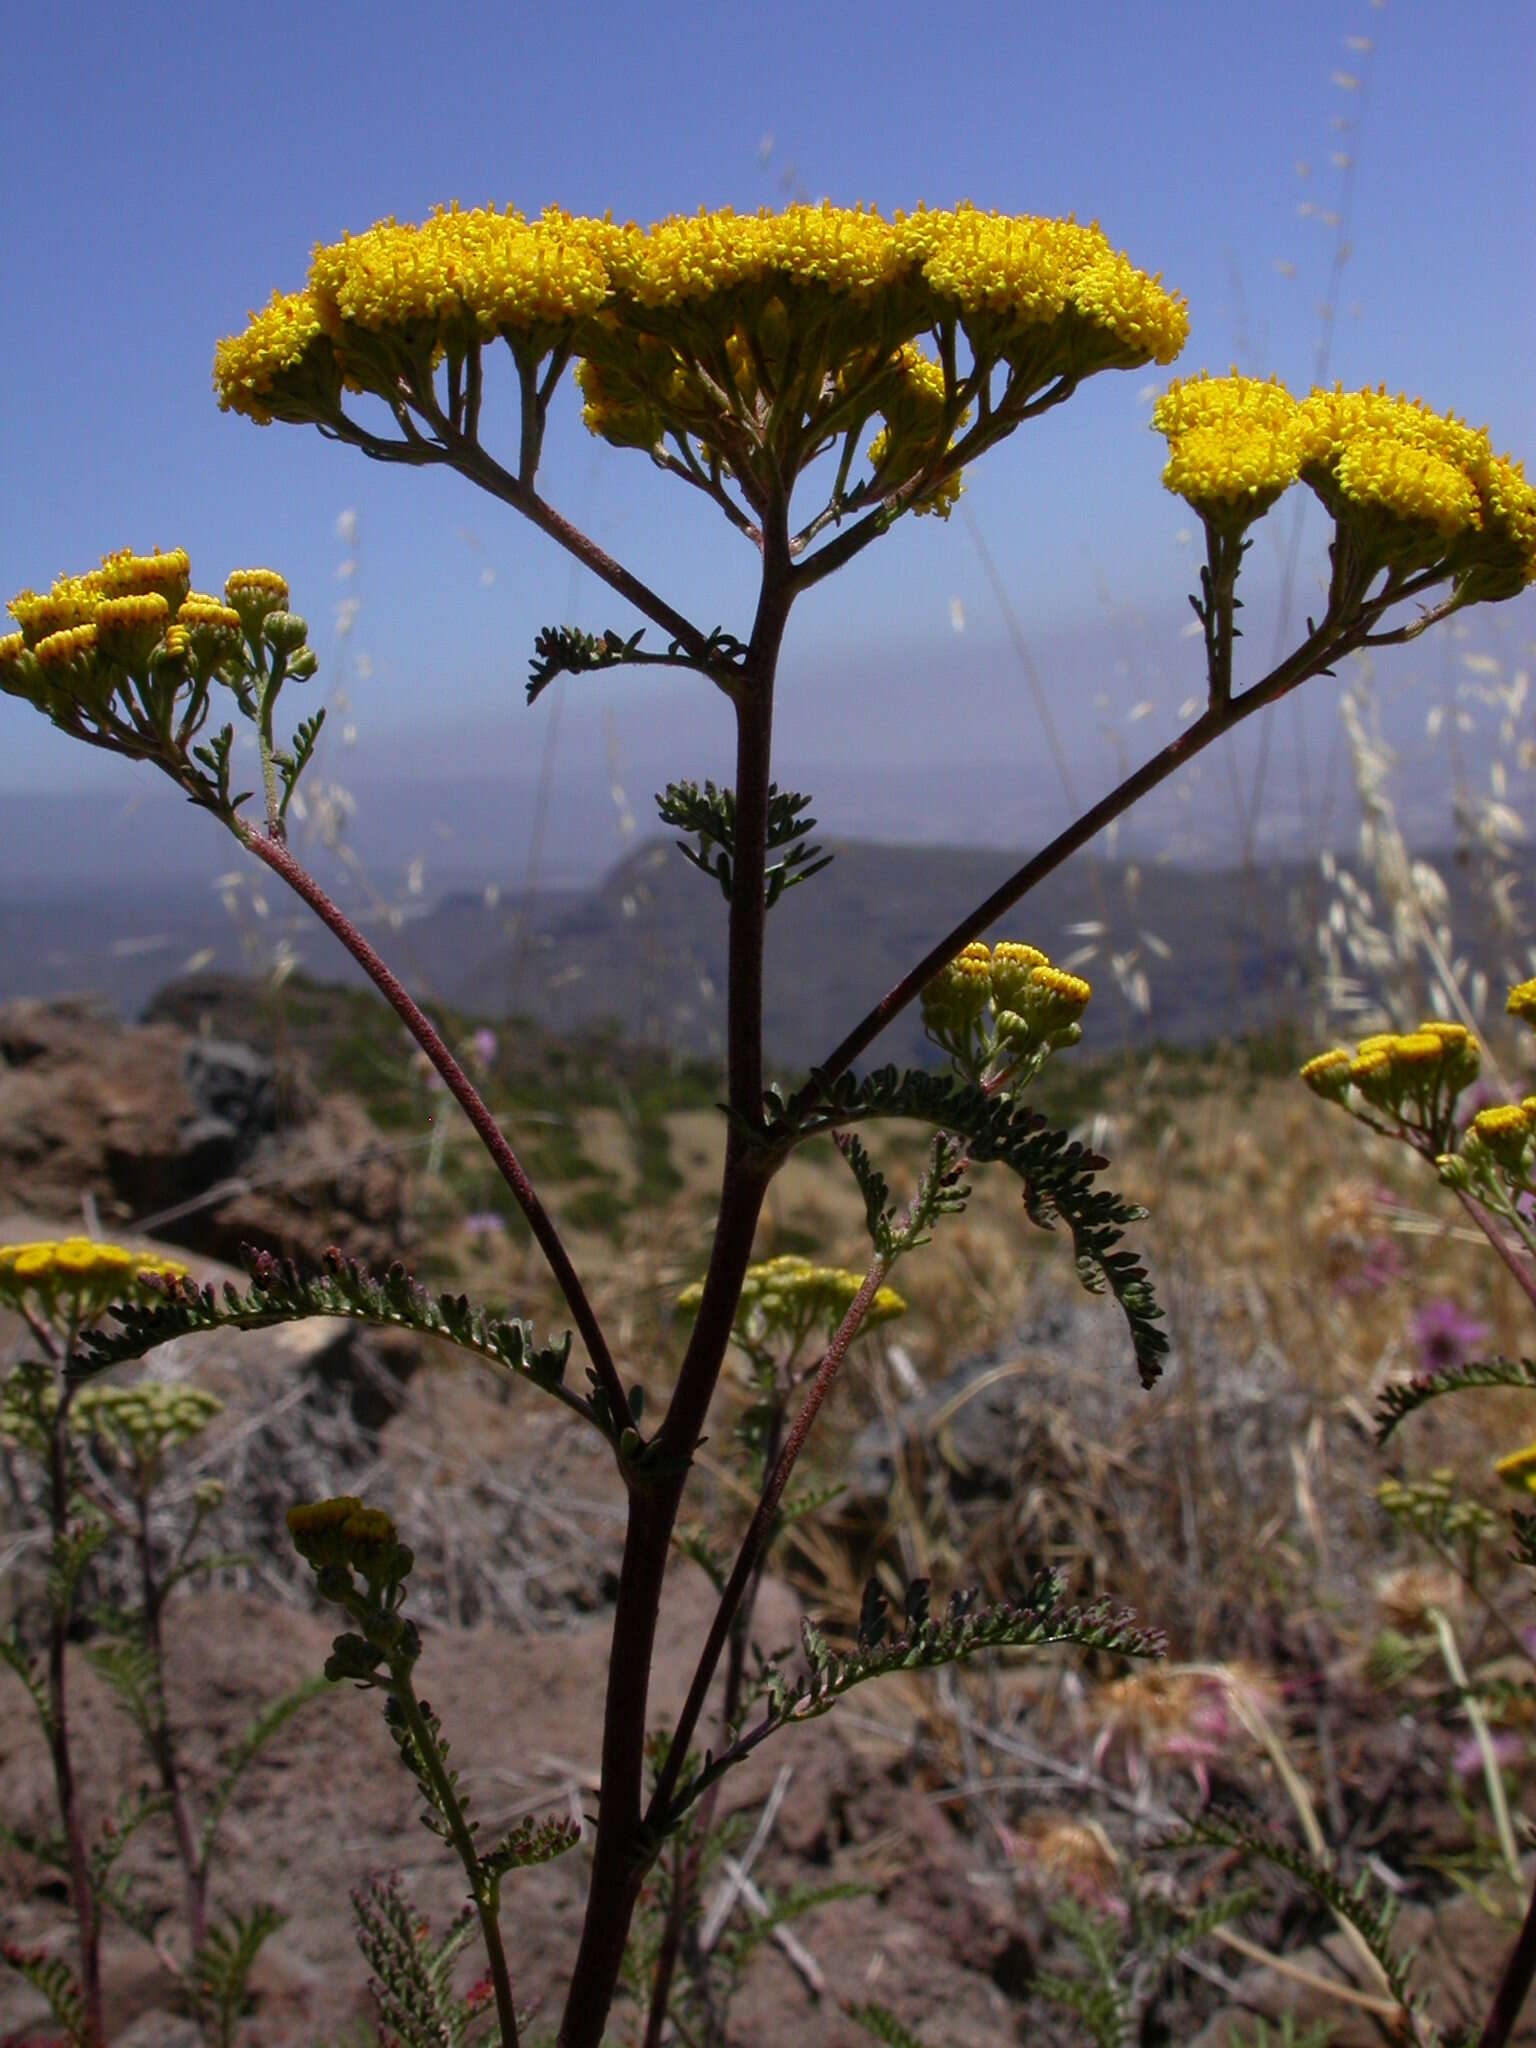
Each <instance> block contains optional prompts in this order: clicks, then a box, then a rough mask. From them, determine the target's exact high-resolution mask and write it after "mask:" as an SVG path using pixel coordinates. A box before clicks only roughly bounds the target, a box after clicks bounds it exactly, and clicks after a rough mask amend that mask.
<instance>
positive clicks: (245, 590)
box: [224, 569, 288, 632]
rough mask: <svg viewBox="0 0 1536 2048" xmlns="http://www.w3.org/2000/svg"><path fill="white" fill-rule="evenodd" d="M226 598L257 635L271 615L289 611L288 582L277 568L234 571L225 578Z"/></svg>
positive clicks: (243, 622) (240, 618)
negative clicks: (269, 614)
mask: <svg viewBox="0 0 1536 2048" xmlns="http://www.w3.org/2000/svg"><path fill="white" fill-rule="evenodd" d="M224 598H225V602H226V603H227V604H228V605H229V607H230V609H231V610H232V611H233V612H234V613H235V615H236V617H237V618H238V619H239V620H240V622H241V624H242V625H243V626H245V627H246V629H247V630H248V631H251V632H254V631H256V630H257V628H259V626H260V625H261V622H262V620H263V619H264V618H266V617H267V615H268V613H269V612H285V611H287V609H288V579H287V577H285V576H280V575H279V574H278V573H277V571H276V570H275V569H232V570H231V571H230V573H229V575H228V576H226V577H225V579H224Z"/></svg>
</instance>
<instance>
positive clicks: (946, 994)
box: [922, 939, 1093, 1086]
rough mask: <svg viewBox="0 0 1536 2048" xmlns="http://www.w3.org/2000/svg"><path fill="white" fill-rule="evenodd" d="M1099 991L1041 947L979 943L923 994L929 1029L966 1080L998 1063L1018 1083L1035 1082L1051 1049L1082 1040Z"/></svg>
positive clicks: (1010, 942) (943, 971)
mask: <svg viewBox="0 0 1536 2048" xmlns="http://www.w3.org/2000/svg"><path fill="white" fill-rule="evenodd" d="M1092 994H1093V990H1092V988H1091V987H1090V985H1089V984H1088V983H1087V982H1086V981H1084V980H1083V979H1082V977H1081V976H1080V975H1076V974H1069V973H1067V972H1066V970H1065V969H1064V968H1060V967H1053V966H1052V965H1051V962H1050V960H1049V959H1048V958H1047V957H1046V955H1045V954H1044V953H1042V952H1041V951H1040V949H1039V947H1038V946H1029V945H1025V944H1023V943H1022V942H1021V941H1018V940H1013V939H1004V940H1002V941H1001V942H1000V943H999V944H998V945H997V946H995V947H988V946H986V945H983V944H982V943H981V942H980V941H979V940H977V941H975V942H973V943H972V944H971V945H969V946H967V947H965V948H964V950H963V951H962V952H960V953H957V954H956V956H955V958H954V959H953V960H951V961H950V962H949V963H948V964H947V965H946V966H944V967H941V968H940V969H939V971H938V973H937V974H936V975H935V976H934V977H933V979H932V981H930V982H929V983H928V985H927V986H926V988H924V990H923V992H922V1012H923V1026H924V1029H925V1030H926V1031H927V1033H928V1036H929V1037H930V1038H931V1039H932V1040H933V1042H934V1044H935V1045H938V1046H942V1048H943V1049H944V1051H945V1052H947V1053H948V1054H949V1056H950V1058H951V1059H952V1060H953V1061H954V1063H955V1065H956V1067H957V1068H958V1069H959V1071H960V1072H961V1073H962V1074H964V1075H965V1076H966V1078H967V1079H969V1080H973V1081H980V1080H981V1078H982V1076H983V1074H984V1073H985V1072H986V1070H987V1069H988V1068H989V1067H991V1066H993V1063H994V1062H997V1061H1001V1062H1002V1064H1001V1066H1000V1067H998V1068H997V1069H996V1073H997V1074H998V1075H999V1076H1001V1075H1002V1074H1004V1073H1006V1074H1008V1075H1009V1077H1010V1078H1011V1080H1012V1082H1013V1085H1014V1086H1018V1085H1020V1084H1021V1082H1023V1081H1027V1080H1032V1079H1033V1078H1034V1076H1035V1075H1036V1074H1037V1073H1038V1072H1039V1071H1040V1068H1041V1067H1042V1066H1043V1065H1044V1064H1045V1061H1046V1060H1047V1059H1048V1058H1049V1056H1050V1055H1051V1053H1053V1052H1057V1051H1060V1050H1061V1049H1062V1048H1063V1047H1064V1046H1069V1045H1076V1044H1077V1042H1078V1040H1079V1039H1080V1038H1081V1037H1082V1035H1083V1031H1082V1024H1081V1021H1080V1020H1081V1018H1082V1014H1083V1012H1084V1010H1085V1009H1086V1008H1087V1007H1088V1002H1089V999H1090V997H1091V996H1092Z"/></svg>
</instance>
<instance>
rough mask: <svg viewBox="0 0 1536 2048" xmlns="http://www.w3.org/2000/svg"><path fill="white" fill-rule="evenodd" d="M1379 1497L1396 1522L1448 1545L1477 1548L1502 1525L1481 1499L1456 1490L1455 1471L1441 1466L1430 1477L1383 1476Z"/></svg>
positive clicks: (1378, 1490)
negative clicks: (1466, 1495)
mask: <svg viewBox="0 0 1536 2048" xmlns="http://www.w3.org/2000/svg"><path fill="white" fill-rule="evenodd" d="M1376 1498H1377V1500H1378V1501H1379V1502H1380V1504H1381V1506H1382V1507H1383V1508H1385V1510H1386V1512H1387V1513H1388V1514H1389V1515H1390V1516H1391V1517H1392V1519H1393V1521H1394V1522H1400V1523H1402V1524H1403V1525H1404V1526H1405V1527H1407V1528H1410V1529H1412V1530H1414V1531H1415V1532H1416V1533H1417V1534H1418V1535H1420V1536H1423V1537H1426V1538H1428V1539H1430V1540H1432V1541H1434V1542H1436V1543H1439V1544H1441V1545H1443V1546H1445V1547H1448V1548H1449V1547H1455V1546H1465V1547H1466V1548H1468V1549H1472V1548H1475V1547H1476V1545H1477V1544H1479V1543H1481V1542H1483V1541H1484V1540H1485V1539H1486V1538H1487V1537H1488V1536H1490V1535H1492V1533H1493V1531H1494V1530H1495V1529H1496V1528H1497V1527H1498V1525H1499V1518H1498V1516H1497V1515H1495V1514H1493V1513H1492V1512H1491V1510H1489V1509H1488V1508H1485V1507H1484V1506H1483V1505H1482V1504H1481V1502H1479V1501H1475V1500H1464V1499H1461V1498H1459V1497H1458V1495H1457V1493H1456V1474H1455V1473H1454V1471H1452V1470H1451V1468H1450V1467H1449V1466H1441V1467H1438V1468H1437V1469H1436V1470H1435V1471H1433V1472H1431V1473H1430V1475H1429V1477H1428V1478H1427V1479H1411V1480H1410V1479H1383V1480H1382V1482H1381V1484H1380V1485H1379V1486H1378V1487H1377V1489H1376Z"/></svg>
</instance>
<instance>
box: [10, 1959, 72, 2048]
mask: <svg viewBox="0 0 1536 2048" xmlns="http://www.w3.org/2000/svg"><path fill="white" fill-rule="evenodd" d="M0 1957H3V1958H4V1960H5V1961H6V1962H8V1963H9V1964H10V1966H11V1968H12V1969H13V1970H14V1971H15V1972H16V1974H17V1975H18V1976H19V1977H25V1979H26V1980H27V1982H28V1983H29V1984H30V1985H31V1986H32V1989H33V1990H34V1991H36V1992H38V1993H39V1994H40V1995H41V1996H42V1997H43V1998H46V1999H47V2001H48V2010H49V2011H50V2012H51V2013H52V2014H53V2016H54V2018H55V2019H56V2020H57V2021H58V2023H59V2025H60V2026H61V2027H62V2028H63V2029H64V2032H65V2033H66V2035H67V2036H68V2037H69V2044H70V2048H91V2035H90V2029H89V2028H88V2026H87V2025H86V2017H85V1996H84V1993H83V1992H82V1991H81V1989H80V1986H79V1984H78V1983H77V1982H76V1981H75V1973H74V1971H73V1970H71V1969H70V1967H69V1965H68V1963H66V1962H65V1961H64V1959H63V1957H62V1956H50V1955H47V1954H45V1953H44V1951H43V1950H42V1949H39V1948H22V1947H21V1946H20V1944H19V1943H17V1942H14V1941H3V1942H0Z"/></svg>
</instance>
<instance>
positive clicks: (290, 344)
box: [213, 292, 323, 427]
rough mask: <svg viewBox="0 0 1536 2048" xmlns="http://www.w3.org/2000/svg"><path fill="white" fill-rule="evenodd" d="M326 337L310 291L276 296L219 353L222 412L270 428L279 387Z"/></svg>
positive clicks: (216, 372) (216, 370) (216, 367)
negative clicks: (274, 396)
mask: <svg viewBox="0 0 1536 2048" xmlns="http://www.w3.org/2000/svg"><path fill="white" fill-rule="evenodd" d="M322 333H323V330H322V329H321V326H320V318H319V314H318V313H317V311H316V309H315V303H314V300H313V298H312V297H311V295H310V294H309V293H308V292H288V293H286V294H285V293H283V292H274V293H273V294H272V297H271V300H270V302H269V303H268V304H267V305H266V306H265V307H263V309H262V311H261V312H259V313H252V314H251V316H250V325H249V326H248V327H247V328H246V329H245V331H244V333H243V334H231V335H228V336H226V338H225V339H224V340H223V341H221V342H220V343H219V345H218V347H217V349H216V350H215V351H214V358H213V388H214V390H215V392H216V393H217V394H218V400H219V405H220V408H221V409H222V410H223V411H224V412H240V413H244V414H245V415H246V417H247V418H248V419H252V420H254V421H255V422H256V424H257V425H258V426H261V427H266V426H270V425H271V424H272V420H273V418H274V414H273V412H272V410H271V405H270V401H271V399H272V396H273V393H274V391H275V389H276V388H277V386H278V384H279V383H280V381H281V379H282V378H283V377H284V376H286V375H288V374H290V373H291V372H293V371H294V370H296V369H298V368H299V367H300V365H301V364H302V363H303V361H304V358H305V356H306V354H307V353H308V351H309V350H310V348H312V347H313V346H314V344H315V343H316V342H318V341H320V340H321V338H322Z"/></svg>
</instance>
